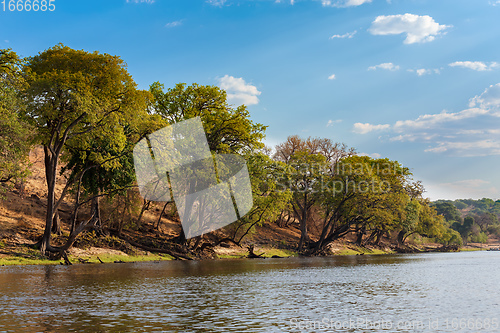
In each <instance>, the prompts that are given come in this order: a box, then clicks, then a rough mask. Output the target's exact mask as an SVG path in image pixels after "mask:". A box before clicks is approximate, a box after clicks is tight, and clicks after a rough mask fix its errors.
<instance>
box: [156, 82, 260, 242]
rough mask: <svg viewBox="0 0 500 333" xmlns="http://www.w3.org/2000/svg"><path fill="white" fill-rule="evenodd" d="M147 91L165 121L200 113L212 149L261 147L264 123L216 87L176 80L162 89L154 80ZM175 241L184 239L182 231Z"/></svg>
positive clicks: (246, 153)
mask: <svg viewBox="0 0 500 333" xmlns="http://www.w3.org/2000/svg"><path fill="white" fill-rule="evenodd" d="M150 92H151V93H152V95H153V97H154V103H153V106H152V109H153V112H154V113H156V114H158V115H160V116H161V117H162V118H163V119H164V120H165V121H166V122H167V123H168V124H174V123H177V122H180V121H183V120H187V119H190V118H193V117H200V118H201V120H202V123H203V128H204V131H205V134H206V138H207V142H208V146H209V149H210V150H211V151H212V152H213V153H217V154H238V155H240V156H251V154H250V153H251V152H253V151H257V150H259V149H262V148H263V147H264V144H263V143H262V139H263V138H264V132H265V130H266V126H264V125H262V124H259V123H254V122H253V121H252V120H251V119H250V114H249V112H248V110H247V108H246V106H245V105H241V106H238V107H232V106H231V105H229V103H228V102H227V94H226V92H225V91H224V90H222V89H221V88H219V87H216V86H209V85H198V84H196V83H194V84H192V85H189V86H187V85H186V84H185V83H179V84H177V85H176V86H175V87H173V88H169V89H167V90H166V91H165V90H164V86H163V85H162V84H161V83H159V82H155V83H153V84H152V85H151V86H150ZM178 241H180V242H181V243H184V242H186V238H185V235H184V232H183V231H182V232H181V235H180V236H179V237H178ZM196 243H198V242H196ZM196 243H195V246H196Z"/></svg>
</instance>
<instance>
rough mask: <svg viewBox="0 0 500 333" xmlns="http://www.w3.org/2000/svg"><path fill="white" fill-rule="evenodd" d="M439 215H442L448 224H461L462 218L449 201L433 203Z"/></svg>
mask: <svg viewBox="0 0 500 333" xmlns="http://www.w3.org/2000/svg"><path fill="white" fill-rule="evenodd" d="M433 206H434V208H435V209H436V211H437V213H438V214H439V215H443V216H444V218H445V219H446V221H447V222H448V224H450V225H451V224H453V223H454V222H460V223H461V222H462V217H461V215H460V212H459V211H458V209H457V207H455V205H453V203H451V202H449V201H438V202H435V203H433Z"/></svg>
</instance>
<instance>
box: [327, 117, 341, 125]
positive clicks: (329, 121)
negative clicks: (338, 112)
mask: <svg viewBox="0 0 500 333" xmlns="http://www.w3.org/2000/svg"><path fill="white" fill-rule="evenodd" d="M341 122H342V119H337V120H332V119H330V120H328V122H327V123H326V127H330V126H333V125H334V124H338V123H341Z"/></svg>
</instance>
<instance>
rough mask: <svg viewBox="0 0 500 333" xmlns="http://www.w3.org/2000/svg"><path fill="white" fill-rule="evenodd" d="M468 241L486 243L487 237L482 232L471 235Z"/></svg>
mask: <svg viewBox="0 0 500 333" xmlns="http://www.w3.org/2000/svg"><path fill="white" fill-rule="evenodd" d="M469 239H470V242H472V243H483V244H484V243H488V235H486V234H485V233H484V232H480V233H478V234H475V235H472V236H470V237H469Z"/></svg>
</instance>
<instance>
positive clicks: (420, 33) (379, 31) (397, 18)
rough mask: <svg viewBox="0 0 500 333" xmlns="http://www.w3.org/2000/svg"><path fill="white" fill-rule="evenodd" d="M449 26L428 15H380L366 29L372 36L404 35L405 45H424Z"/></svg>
mask: <svg viewBox="0 0 500 333" xmlns="http://www.w3.org/2000/svg"><path fill="white" fill-rule="evenodd" d="M448 27H450V26H447V25H443V24H439V23H437V22H436V21H434V19H433V18H432V17H430V16H428V15H423V16H419V15H414V14H408V13H407V14H404V15H388V16H385V15H381V16H378V17H377V18H376V19H375V20H374V21H373V22H372V25H371V27H370V29H368V31H369V32H370V33H371V34H372V35H399V34H406V39H405V40H404V43H405V44H413V43H425V42H430V41H433V40H434V39H435V37H436V36H438V35H440V34H441V33H443V32H444V30H445V29H446V28H448Z"/></svg>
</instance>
